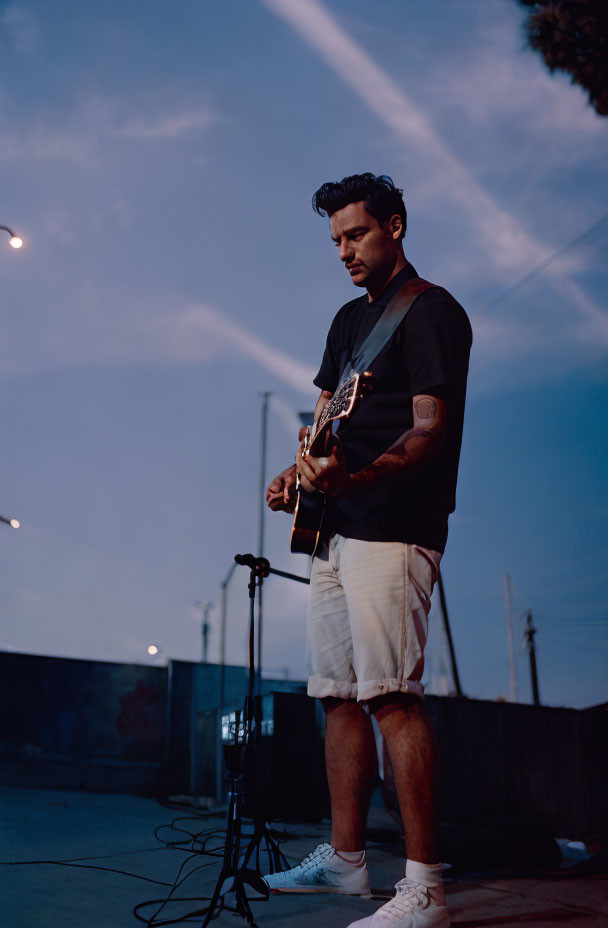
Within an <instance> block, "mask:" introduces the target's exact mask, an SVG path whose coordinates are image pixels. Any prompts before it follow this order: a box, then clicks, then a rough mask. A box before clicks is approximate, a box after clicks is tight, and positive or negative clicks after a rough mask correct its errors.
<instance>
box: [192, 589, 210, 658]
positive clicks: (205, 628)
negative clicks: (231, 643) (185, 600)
mask: <svg viewBox="0 0 608 928" xmlns="http://www.w3.org/2000/svg"><path fill="white" fill-rule="evenodd" d="M194 605H195V606H196V607H197V609H200V610H201V615H202V618H203V621H202V623H201V637H202V650H201V664H206V663H207V650H208V645H209V622H208V621H207V616H208V615H209V610H210V609H212V608H213V603H208V602H206V601H205V602H200V601H199V602H196V603H194Z"/></svg>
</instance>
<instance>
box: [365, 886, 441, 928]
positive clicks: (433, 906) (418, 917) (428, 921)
mask: <svg viewBox="0 0 608 928" xmlns="http://www.w3.org/2000/svg"><path fill="white" fill-rule="evenodd" d="M395 889H396V890H397V895H396V896H393V898H392V899H391V900H390V901H389V902H387V903H386V904H385V905H383V906H381V908H379V909H378V911H377V912H374V914H373V915H370V916H368V918H362V919H361V920H360V921H358V922H351V924H350V925H349V926H348V928H449V926H450V924H451V919H450V913H449V912H448V907H447V905H437V903H436V902H435V900H434V899H433V898H432V896H431V892H430V890H429V889H428V888H427V887H426V886H424V884H423V883H413V882H412V881H411V880H399V882H398V883H397V885H396V886H395Z"/></svg>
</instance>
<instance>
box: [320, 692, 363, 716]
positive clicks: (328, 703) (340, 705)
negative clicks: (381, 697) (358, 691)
mask: <svg viewBox="0 0 608 928" xmlns="http://www.w3.org/2000/svg"><path fill="white" fill-rule="evenodd" d="M321 705H322V706H323V709H324V711H325V715H329V713H330V712H335V711H336V710H337V709H339V710H341V712H342V714H347V713H353V712H354V713H357V712H360V711H363V710H362V708H361V706H360V705H359V704H358V703H357V700H356V699H340V698H339V697H337V696H324V697H323V698H322V699H321Z"/></svg>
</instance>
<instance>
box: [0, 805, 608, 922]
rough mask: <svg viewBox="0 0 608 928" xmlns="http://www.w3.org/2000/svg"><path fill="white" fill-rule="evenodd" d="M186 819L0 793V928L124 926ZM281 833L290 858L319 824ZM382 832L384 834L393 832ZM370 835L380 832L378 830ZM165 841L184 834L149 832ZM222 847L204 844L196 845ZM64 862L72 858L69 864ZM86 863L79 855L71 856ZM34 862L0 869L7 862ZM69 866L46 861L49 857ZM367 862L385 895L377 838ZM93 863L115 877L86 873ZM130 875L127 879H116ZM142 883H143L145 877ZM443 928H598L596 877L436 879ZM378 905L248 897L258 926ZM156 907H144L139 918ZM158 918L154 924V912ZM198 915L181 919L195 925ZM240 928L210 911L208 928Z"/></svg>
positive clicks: (602, 903)
mask: <svg viewBox="0 0 608 928" xmlns="http://www.w3.org/2000/svg"><path fill="white" fill-rule="evenodd" d="M372 813H373V822H372V824H373V826H374V827H375V828H376V829H380V828H386V830H387V831H390V829H391V827H392V826H391V823H390V820H389V819H388V818H384V817H383V816H385V815H386V814H385V813H384V812H383V810H382V809H378V808H376V809H373V810H372ZM180 815H186V816H187V815H188V813H187V812H178V811H172V810H169V809H167V808H164V807H162V806H160V805H159V804H158V803H156V802H155V801H154V800H151V799H140V798H137V797H133V796H115V795H114V796H111V795H99V794H91V793H69V792H51V791H43V790H17V789H0V816H1V818H0V861H1V862H2V863H1V864H0V926H1V928H38V926H41V928H134V926H136V925H137V924H139V923H138V922H137V920H136V919H135V917H134V916H133V908H134V906H136V905H138V904H139V903H142V902H144V901H146V900H153V899H157V900H161V899H164V898H165V897H166V895H167V893H168V892H169V889H170V887H171V885H172V884H173V881H174V879H175V877H176V875H177V873H178V870H179V867H180V864H181V863H182V862H183V860H184V859H185V858H186V857H187V854H186V852H185V851H184V850H183V849H180V848H177V847H173V848H171V847H169V848H168V847H164V846H162V845H160V844H159V843H158V842H157V841H156V840H155V837H154V831H155V829H157V828H158V827H159V826H162V825H167V824H168V823H170V822H171V820H172V819H173V818H175V817H177V816H180ZM176 824H177V825H178V827H181V828H184V829H188V830H189V831H191V832H192V833H193V834H194V833H198V832H200V831H203V830H206V829H213V828H217V829H221V828H222V827H223V824H224V821H223V818H220V817H213V818H208V819H205V820H203V821H202V820H201V819H196V820H190V821H188V820H183V821H181V822H179V823H176ZM288 827H289V833H290V834H291V835H292V836H293V837H291V838H290V840H288V841H286V842H285V843H284V844H283V845H282V846H283V849H284V851H285V853H286V854H287V855H288V856H289V857H290V858H293V859H294V860H297V859H300V858H301V857H303V856H305V854H306V853H308V852H309V851H310V850H311V849H312V848H313V847H315V846H316V844H318V843H319V842H320V841H324V840H327V838H328V829H327V825H326V824H324V825H310V824H303V825H289V826H288ZM393 830H394V828H393ZM375 834H376V836H377V837H382V835H381V834H380V832H379V831H376V832H375ZM159 835H160V837H163V838H165V839H167V840H172V841H176V840H180V838H186V837H187V836H185V835H184V834H183V833H178V832H176V831H174V830H173V831H170V830H169V829H166V828H165V829H161V831H160V832H159ZM221 843H222V840H221V839H220V838H212V839H211V840H210V842H209V843H208V849H213V848H214V847H215V848H219V847H220V844H221ZM75 858H79V860H76V859H75ZM82 858H89V859H84V860H83V859H82ZM34 860H36V861H46V863H38V864H31V865H25V866H8V865H7V864H6V862H7V861H34ZM68 860H69V861H71V866H58V865H56V864H53V863H50V862H49V861H68ZM368 860H369V864H370V871H371V876H372V885H373V888H374V890H378V891H379V892H385V893H388V892H390V889H391V887H392V885H393V884H394V883H395V882H396V881H397V880H398V879H401V877H402V875H403V873H402V867H403V863H402V860H401V857H400V854H399V850H398V847H397V846H396V844H395V842H394V840H391V839H390V836H389V835H387V836H386V837H385V838H383V839H382V840H378V841H376V842H375V843H372V844H370V847H369V850H368ZM201 863H209V864H210V866H207V867H206V868H205V869H202V870H201V869H199V870H197V871H196V872H195V873H193V875H192V876H190V877H189V878H188V879H187V881H186V883H185V884H184V886H183V887H182V888H181V890H180V894H181V895H183V896H187V897H198V896H209V895H210V894H211V892H212V889H213V887H214V885H215V882H216V880H217V876H218V873H219V861H218V860H214V859H213V858H202V857H197V858H196V859H194V860H192V861H191V862H190V863H189V864H188V867H189V868H193V867H195V866H198V865H200V864H201ZM88 867H104V868H109V869H117V870H123V871H125V874H118V873H115V872H109V869H108V870H98V869H88ZM127 874H130V875H127ZM144 877H146V878H148V880H151V881H160V885H159V884H158V883H155V882H146V880H145V879H143V878H144ZM446 889H447V893H448V902H449V905H450V910H451V912H452V918H453V925H454V926H455V928H486V926H497V928H509V926H517V925H523V926H536V928H550V926H551V928H555V926H557V925H559V926H570V925H572V926H573V928H579V926H580V928H608V882H607V880H606V879H605V878H597V877H596V878H573V877H570V878H541V877H539V876H530V877H519V876H518V877H516V878H510V879H508V878H506V877H505V876H504V875H503V876H498V877H497V876H490V875H487V874H475V875H472V874H467V875H465V876H461V875H459V876H458V878H457V879H453V880H451V881H449V882H447V883H446ZM379 904H381V903H380V902H378V901H365V900H360V899H357V898H350V897H343V898H339V897H330V896H314V897H313V896H273V897H271V899H270V900H269V901H268V902H266V901H264V902H254V903H252V908H253V911H254V915H255V918H256V922H257V925H258V926H259V928H265V926H274V928H282V926H287V928H313V926H314V928H326V926H327V928H346V926H347V925H348V924H349V923H350V922H351V921H353V920H356V919H357V918H361V917H363V916H364V915H367V914H369V913H370V912H373V911H374V909H375V908H377V907H378V905H379ZM157 907H158V906H150V907H147V908H146V909H145V910H144V912H142V914H145V915H146V916H147V917H148V918H149V917H150V916H151V915H152V913H153V912H154V910H155V908H157ZM196 907H197V903H196V902H192V903H182V904H181V905H180V903H177V904H174V905H173V906H172V907H170V908H168V909H165V911H164V912H163V916H164V917H167V918H176V917H178V916H179V915H181V914H184V913H185V912H187V911H190V910H192V909H193V908H196ZM163 916H161V917H163ZM201 922H202V917H199V918H197V919H194V920H192V921H190V922H188V923H187V924H191V925H196V924H198V925H200V924H201ZM239 924H242V925H245V924H246V923H245V922H244V921H240V920H239V919H236V918H235V917H234V916H232V915H230V914H229V913H222V914H221V915H220V916H219V917H218V918H217V919H216V920H215V921H214V922H213V925H214V926H218V928H221V926H227V925H233V926H236V925H239Z"/></svg>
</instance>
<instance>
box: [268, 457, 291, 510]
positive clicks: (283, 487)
mask: <svg viewBox="0 0 608 928" xmlns="http://www.w3.org/2000/svg"><path fill="white" fill-rule="evenodd" d="M266 503H267V505H268V508H269V509H272V511H273V512H279V511H280V510H283V512H293V511H294V509H295V508H296V465H295V464H292V465H291V467H288V468H287V470H284V471H283V472H282V473H280V474H279V475H278V477H275V478H274V480H271V481H270V483H269V484H268V489H267V490H266Z"/></svg>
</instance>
